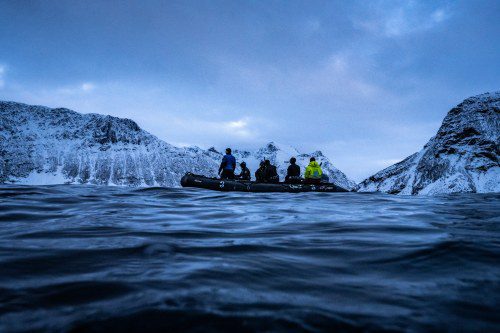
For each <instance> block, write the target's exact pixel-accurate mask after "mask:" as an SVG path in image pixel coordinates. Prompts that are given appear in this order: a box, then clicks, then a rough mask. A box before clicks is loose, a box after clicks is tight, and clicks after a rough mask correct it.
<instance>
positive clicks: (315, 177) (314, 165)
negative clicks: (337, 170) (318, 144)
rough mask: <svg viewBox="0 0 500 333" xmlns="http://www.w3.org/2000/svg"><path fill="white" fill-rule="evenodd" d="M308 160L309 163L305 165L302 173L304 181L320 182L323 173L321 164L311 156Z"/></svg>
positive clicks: (309, 182) (308, 182) (310, 182)
mask: <svg viewBox="0 0 500 333" xmlns="http://www.w3.org/2000/svg"><path fill="white" fill-rule="evenodd" d="M309 161H310V162H309V165H308V166H307V167H306V173H305V174H304V178H305V183H307V184H319V183H320V182H321V176H322V175H323V171H322V170H321V166H320V165H319V164H318V162H316V159H315V158H314V157H311V159H310V160H309Z"/></svg>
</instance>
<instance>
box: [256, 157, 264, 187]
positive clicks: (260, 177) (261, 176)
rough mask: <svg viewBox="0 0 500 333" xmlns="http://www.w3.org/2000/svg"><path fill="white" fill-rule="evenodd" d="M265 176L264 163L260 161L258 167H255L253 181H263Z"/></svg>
mask: <svg viewBox="0 0 500 333" xmlns="http://www.w3.org/2000/svg"><path fill="white" fill-rule="evenodd" d="M265 177H266V165H265V163H264V161H261V162H260V166H259V168H258V169H257V171H255V181H256V182H258V183H263V182H264V179H265Z"/></svg>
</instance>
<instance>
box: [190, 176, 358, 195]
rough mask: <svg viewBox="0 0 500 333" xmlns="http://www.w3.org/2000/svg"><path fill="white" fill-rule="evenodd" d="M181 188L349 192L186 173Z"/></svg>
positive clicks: (329, 186)
mask: <svg viewBox="0 0 500 333" xmlns="http://www.w3.org/2000/svg"><path fill="white" fill-rule="evenodd" d="M181 185H182V186H183V187H197V188H204V189H207V190H214V191H222V192H233V191H236V192H291V193H297V192H349V191H348V190H346V189H344V188H342V187H340V186H337V185H335V184H331V183H325V184H287V183H276V184H271V183H257V182H252V181H243V180H232V179H218V178H209V177H205V176H200V175H194V174H192V173H187V174H186V175H184V177H182V179H181Z"/></svg>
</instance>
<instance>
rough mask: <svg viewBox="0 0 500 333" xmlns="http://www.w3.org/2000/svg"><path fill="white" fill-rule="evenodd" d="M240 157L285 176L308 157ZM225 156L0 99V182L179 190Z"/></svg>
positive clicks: (115, 122) (211, 172) (266, 153)
mask: <svg viewBox="0 0 500 333" xmlns="http://www.w3.org/2000/svg"><path fill="white" fill-rule="evenodd" d="M235 155H236V157H237V159H238V161H242V160H246V161H247V162H248V165H249V167H250V168H251V169H252V173H253V172H255V170H256V167H257V166H258V163H259V161H260V160H262V159H265V158H268V159H270V160H271V161H273V163H276V164H277V166H278V168H279V172H280V175H281V179H283V178H284V174H285V173H286V167H287V165H286V163H288V160H289V158H290V157H291V156H296V157H297V161H298V163H299V165H301V166H302V167H304V166H305V165H306V160H307V161H308V158H309V155H304V154H300V153H299V152H297V150H295V149H293V148H291V147H287V146H283V145H282V146H279V147H278V146H277V145H275V144H274V143H270V144H268V145H266V146H265V147H264V148H261V149H259V150H257V151H255V152H247V151H238V150H235ZM312 155H313V156H316V157H317V158H318V160H319V161H320V162H323V169H324V170H325V173H327V174H328V175H329V176H330V180H331V181H333V182H335V183H336V184H338V185H340V186H343V187H345V188H352V187H353V186H354V185H355V184H354V182H352V181H351V180H349V179H347V177H346V176H345V175H344V174H343V173H342V172H340V171H339V170H337V169H336V168H335V167H334V166H333V165H332V164H331V163H330V162H329V161H328V159H327V158H326V157H325V156H323V155H322V154H321V152H315V153H313V154H312ZM221 158H222V155H221V154H220V153H218V152H216V151H215V150H214V149H211V150H203V149H201V148H198V147H189V148H178V147H175V146H172V145H170V144H168V143H166V142H164V141H162V140H160V139H158V138H157V137H155V136H154V135H151V134H150V133H148V132H146V131H144V130H142V129H141V128H140V127H139V126H138V125H137V124H136V123H135V122H134V121H132V120H130V119H120V118H116V117H111V116H104V115H99V114H80V113H77V112H74V111H71V110H68V109H62V108H57V109H51V108H47V107H43V106H31V105H26V104H21V103H15V102H0V183H18V184H37V185H43V184H64V183H76V184H78V183H80V184H100V185H127V186H168V187H175V186H180V183H179V181H180V179H181V177H182V176H183V175H184V174H185V173H186V172H193V173H197V174H203V175H207V176H216V174H217V169H218V166H219V163H220V160H221ZM302 169H304V168H302Z"/></svg>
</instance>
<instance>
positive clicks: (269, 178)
mask: <svg viewBox="0 0 500 333" xmlns="http://www.w3.org/2000/svg"><path fill="white" fill-rule="evenodd" d="M264 164H265V167H266V172H265V177H264V181H265V182H266V183H279V181H280V178H279V176H278V172H277V171H276V166H274V165H272V164H271V161H269V160H265V161H264Z"/></svg>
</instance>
